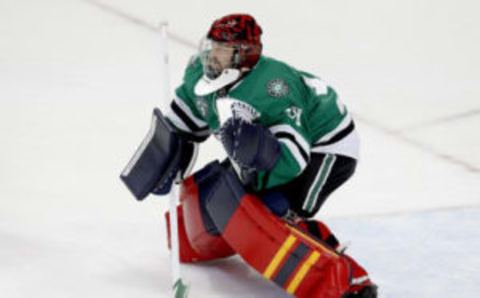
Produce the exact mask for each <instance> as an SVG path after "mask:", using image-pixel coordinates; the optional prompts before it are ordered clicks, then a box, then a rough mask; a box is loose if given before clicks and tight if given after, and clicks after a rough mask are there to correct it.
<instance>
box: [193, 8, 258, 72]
mask: <svg viewBox="0 0 480 298" xmlns="http://www.w3.org/2000/svg"><path fill="white" fill-rule="evenodd" d="M261 34H262V29H261V28H260V26H259V25H258V24H257V22H256V21H255V19H254V18H253V17H252V16H250V15H247V14H231V15H227V16H224V17H222V18H220V19H218V20H216V21H215V22H213V24H212V26H211V27H210V30H209V31H208V34H207V36H206V38H204V39H203V41H202V43H201V45H200V58H201V60H202V64H203V68H204V73H205V75H206V76H207V77H208V78H209V79H216V78H217V77H218V76H220V74H221V73H222V71H223V70H225V69H237V70H240V71H241V72H245V71H248V70H250V69H252V68H253V67H254V66H255V64H256V63H257V62H258V59H259V58H260V55H261V52H262V43H261V41H260V35H261Z"/></svg>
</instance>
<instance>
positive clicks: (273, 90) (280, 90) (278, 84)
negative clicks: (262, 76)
mask: <svg viewBox="0 0 480 298" xmlns="http://www.w3.org/2000/svg"><path fill="white" fill-rule="evenodd" d="M267 91H268V94H270V95H271V96H273V97H282V96H285V95H287V94H288V91H289V89H288V85H287V83H286V82H285V81H284V80H282V79H274V80H271V81H269V82H268V84H267Z"/></svg>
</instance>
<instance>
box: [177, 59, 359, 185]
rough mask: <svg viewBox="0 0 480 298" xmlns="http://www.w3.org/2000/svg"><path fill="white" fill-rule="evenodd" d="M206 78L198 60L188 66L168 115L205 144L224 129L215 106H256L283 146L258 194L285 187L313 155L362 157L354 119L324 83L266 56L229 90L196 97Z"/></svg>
mask: <svg viewBox="0 0 480 298" xmlns="http://www.w3.org/2000/svg"><path fill="white" fill-rule="evenodd" d="M202 76H203V67H202V64H201V63H200V60H199V59H194V60H192V62H191V63H190V64H189V65H188V67H187V69H186V71H185V75H184V78H183V83H182V84H181V86H179V87H178V88H177V89H176V92H175V93H176V98H175V99H174V100H173V102H172V104H171V111H170V112H169V113H168V118H169V119H170V121H171V122H172V123H173V124H174V125H175V126H176V127H177V128H178V129H179V130H180V131H181V132H183V133H185V134H187V135H188V136H190V137H191V138H192V139H194V140H195V141H198V142H201V141H203V140H205V139H206V138H208V136H209V135H210V134H211V133H212V132H213V133H215V132H216V131H217V130H218V129H219V128H220V126H221V124H220V121H219V114H218V109H217V102H218V101H220V100H225V99H234V100H237V101H240V102H245V103H247V104H248V105H250V106H252V107H253V108H254V109H255V110H256V111H257V112H258V113H259V117H258V118H257V120H256V121H258V122H259V123H261V124H263V125H264V126H266V127H268V128H269V129H270V130H271V132H272V133H273V134H274V135H275V136H276V137H277V139H278V140H279V141H280V144H281V154H280V158H279V159H278V160H277V162H276V164H275V166H274V167H273V168H272V169H271V170H270V171H269V172H268V173H267V172H260V173H258V178H257V180H258V181H256V188H257V189H258V190H261V189H267V188H272V187H274V186H278V185H282V184H285V183H287V182H289V181H291V180H292V179H293V178H295V177H297V176H298V175H299V174H300V173H302V171H303V170H304V169H305V167H306V166H307V164H308V163H309V160H310V155H311V153H312V152H320V153H332V154H339V155H344V156H348V157H352V158H354V159H357V158H358V137H357V134H356V131H355V129H354V125H353V121H352V118H351V116H350V114H349V113H348V111H347V109H346V108H345V106H344V105H343V104H342V103H341V102H340V101H339V99H338V96H337V93H336V92H335V91H334V90H333V89H332V88H331V87H329V86H328V85H326V84H325V83H324V82H323V81H322V80H321V79H319V78H317V77H315V76H313V75H311V74H309V73H306V72H303V71H299V70H296V69H295V68H293V67H291V66H289V65H287V64H285V63H283V62H280V61H278V60H274V59H272V58H268V57H265V56H262V57H261V58H260V60H259V62H258V63H257V65H256V66H255V68H253V69H252V71H251V72H250V73H249V74H248V75H246V76H245V77H244V78H243V79H241V80H240V81H239V82H237V83H236V84H235V85H234V86H233V87H231V88H230V89H229V90H228V91H227V92H215V93H212V94H209V95H206V96H197V95H196V94H195V91H194V89H195V85H196V84H197V83H198V81H199V80H200V79H201V78H202Z"/></svg>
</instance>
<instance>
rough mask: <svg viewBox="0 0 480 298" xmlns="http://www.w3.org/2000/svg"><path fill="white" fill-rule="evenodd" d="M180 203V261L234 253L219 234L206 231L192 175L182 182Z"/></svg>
mask: <svg viewBox="0 0 480 298" xmlns="http://www.w3.org/2000/svg"><path fill="white" fill-rule="evenodd" d="M180 203H181V205H180V206H179V207H181V208H178V214H179V216H178V220H179V224H178V227H179V242H180V260H181V261H182V262H200V261H209V260H214V259H218V258H223V257H228V256H231V255H234V254H235V251H233V250H232V249H231V248H230V246H229V245H228V244H227V242H225V240H224V239H223V238H222V237H221V236H220V234H218V235H212V233H209V232H207V230H206V228H205V225H204V224H203V220H202V215H201V209H200V204H199V193H198V186H197V184H196V183H195V181H194V179H193V176H192V177H190V178H188V179H186V180H185V181H184V182H183V183H182V187H181V190H180ZM168 230H170V229H168Z"/></svg>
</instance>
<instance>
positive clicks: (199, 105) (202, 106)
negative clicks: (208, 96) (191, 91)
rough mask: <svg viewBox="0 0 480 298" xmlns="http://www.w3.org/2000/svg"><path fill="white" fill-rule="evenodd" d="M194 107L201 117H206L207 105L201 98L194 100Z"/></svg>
mask: <svg viewBox="0 0 480 298" xmlns="http://www.w3.org/2000/svg"><path fill="white" fill-rule="evenodd" d="M195 105H196V106H197V109H198V111H199V112H200V114H202V116H203V117H207V115H208V103H207V101H206V100H205V98H203V97H197V99H196V100H195Z"/></svg>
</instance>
